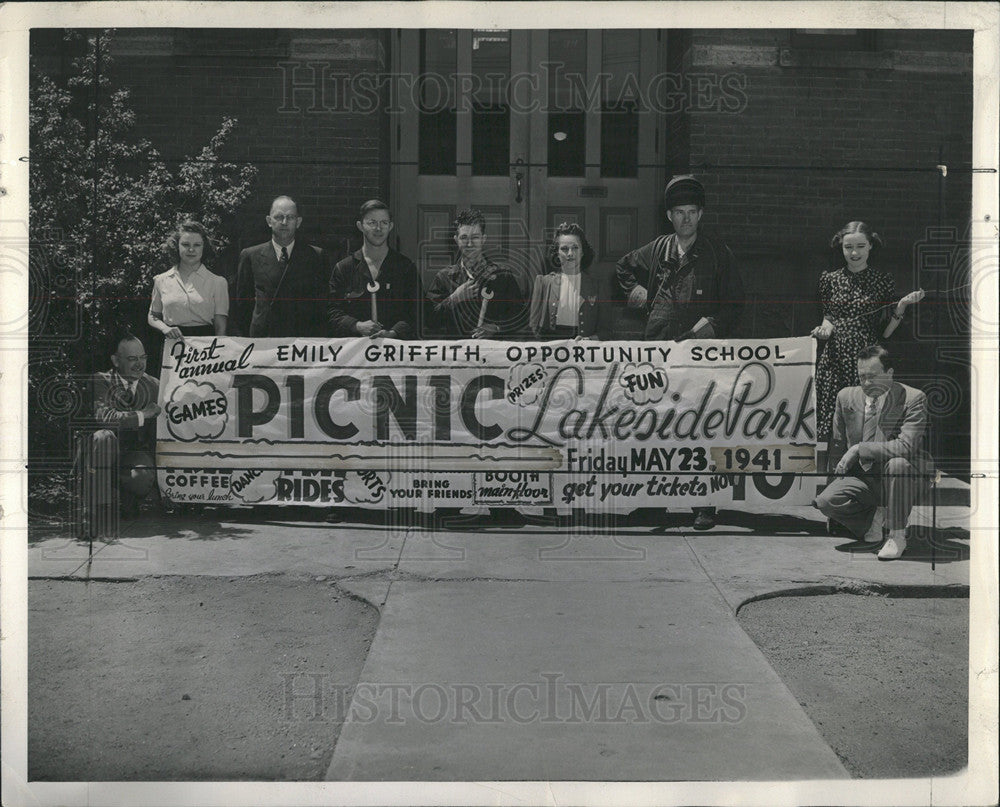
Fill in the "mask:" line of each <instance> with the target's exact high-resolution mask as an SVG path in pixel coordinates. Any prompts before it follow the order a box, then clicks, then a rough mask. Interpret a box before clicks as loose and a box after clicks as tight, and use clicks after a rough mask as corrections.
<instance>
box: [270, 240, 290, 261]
mask: <svg viewBox="0 0 1000 807" xmlns="http://www.w3.org/2000/svg"><path fill="white" fill-rule="evenodd" d="M271 246H272V247H274V257H275V258H277V259H278V260H279V261H280V260H281V250H282V249H285V250H286V254H287V255H288V259H289V260H291V259H292V250H293V249H295V242H294V241H292V243H290V244H288V246H286V247H282V246H281V244H279V243H278V242H277V241H275V240H274V239H273V238H272V239H271Z"/></svg>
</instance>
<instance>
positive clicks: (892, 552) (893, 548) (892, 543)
mask: <svg viewBox="0 0 1000 807" xmlns="http://www.w3.org/2000/svg"><path fill="white" fill-rule="evenodd" d="M905 551H906V537H905V534H904V533H903V530H892V531H891V532H890V533H889V537H888V538H887V539H886V541H885V544H884V545H883V547H882V548H881V549H880V550H879V551H878V559H879V560H896V558H898V557H900V556H901V555H902V554H903V553H904V552H905Z"/></svg>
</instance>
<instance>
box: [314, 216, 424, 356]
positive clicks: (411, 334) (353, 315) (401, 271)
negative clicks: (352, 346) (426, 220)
mask: <svg viewBox="0 0 1000 807" xmlns="http://www.w3.org/2000/svg"><path fill="white" fill-rule="evenodd" d="M356 224H357V228H358V230H360V231H361V235H362V237H363V240H362V243H361V248H360V249H358V250H357V251H356V252H354V253H353V254H351V255H348V256H347V257H346V258H344V259H343V260H342V261H340V262H339V263H338V264H337V265H336V266H334V267H333V272H332V273H331V274H330V282H329V307H328V315H329V320H330V328H331V331H330V333H331V334H332V335H333V336H367V337H370V338H372V339H377V338H380V337H386V338H389V339H416V338H418V337H419V336H420V303H421V299H422V294H421V291H420V277H419V275H418V274H417V267H416V266H414V265H413V261H411V260H410V259H409V258H407V257H406V256H405V255H402V254H401V253H399V252H396V250H394V249H392V247H390V246H389V233H390V232H392V213H390V212H389V206H388V205H387V204H386V203H385V202H382V201H380V200H378V199H370V200H369V201H367V202H365V203H364V204H363V205H361V210H360V211H359V212H358V220H357V222H356Z"/></svg>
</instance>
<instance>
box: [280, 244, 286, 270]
mask: <svg viewBox="0 0 1000 807" xmlns="http://www.w3.org/2000/svg"><path fill="white" fill-rule="evenodd" d="M278 263H280V264H281V268H282V269H284V268H285V264H286V263H288V247H282V248H281V258H280V260H279V261H278Z"/></svg>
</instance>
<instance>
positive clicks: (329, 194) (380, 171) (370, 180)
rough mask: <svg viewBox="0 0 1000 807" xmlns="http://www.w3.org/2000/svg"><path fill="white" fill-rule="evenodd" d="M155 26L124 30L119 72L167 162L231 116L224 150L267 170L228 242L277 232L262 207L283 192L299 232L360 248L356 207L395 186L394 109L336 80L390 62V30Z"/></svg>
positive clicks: (335, 247)
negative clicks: (367, 104) (391, 166)
mask: <svg viewBox="0 0 1000 807" xmlns="http://www.w3.org/2000/svg"><path fill="white" fill-rule="evenodd" d="M157 34H158V36H157V38H156V39H155V40H150V39H149V38H148V36H144V32H142V31H134V30H130V31H119V32H117V33H116V38H115V47H114V57H115V59H114V69H113V73H112V75H113V79H114V80H115V81H116V82H118V83H121V84H123V85H125V86H129V87H130V88H131V89H132V106H133V108H134V109H135V111H136V116H137V120H138V121H139V126H140V128H141V131H142V133H143V135H144V136H146V137H148V138H149V139H150V140H152V142H153V143H154V144H155V145H156V146H157V147H158V148H159V149H160V150H161V152H162V154H163V155H164V157H166V158H167V159H168V162H169V161H170V160H178V159H182V158H183V157H184V156H185V155H188V154H193V153H196V151H197V150H198V149H199V148H200V147H201V146H202V145H203V144H204V143H206V142H207V141H208V139H209V138H210V137H211V136H212V134H213V133H214V132H215V131H216V130H217V128H218V126H219V124H220V123H221V121H222V119H223V118H224V117H235V118H237V120H238V127H237V128H236V130H235V131H234V133H233V135H232V136H231V138H230V140H229V143H228V146H227V151H226V154H227V156H228V157H231V158H232V159H233V160H234V161H241V162H243V161H245V162H251V163H253V164H254V165H255V166H256V167H257V170H258V176H257V182H256V186H255V193H254V195H253V197H252V198H251V199H249V200H248V201H247V203H246V204H245V205H244V207H243V209H242V210H241V211H240V213H239V215H238V216H237V220H236V221H234V222H233V223H232V228H233V230H232V235H233V239H234V248H233V250H231V251H232V252H235V250H236V249H237V248H238V247H245V246H248V245H251V244H255V243H259V242H261V241H264V240H266V239H267V238H268V237H269V231H268V229H267V225H266V223H265V221H264V216H265V214H266V213H267V210H268V206H269V204H270V201H271V199H272V198H273V197H274V196H276V195H278V194H281V193H288V194H290V195H292V196H294V197H295V198H296V199H297V200H298V202H299V205H300V210H301V213H302V215H303V225H302V230H301V231H300V232H301V234H302V237H304V238H306V239H308V240H310V241H312V242H314V243H318V244H320V245H322V246H324V247H325V248H327V249H330V250H331V251H332V253H333V255H334V256H335V257H339V256H341V255H343V254H345V253H346V250H347V246H348V243H350V245H351V246H352V247H356V246H357V243H358V238H357V231H356V229H355V227H354V221H355V219H356V217H357V209H358V206H359V205H360V204H361V203H362V202H364V201H365V200H367V199H370V198H372V197H378V196H381V197H384V196H385V195H386V193H387V189H388V184H389V183H388V166H387V163H386V156H387V149H388V137H387V134H386V130H385V126H386V121H385V117H386V116H385V115H384V114H382V113H381V111H380V108H381V106H382V104H375V105H374V108H373V109H371V111H364V110H360V111H359V110H358V109H357V108H356V107H354V108H351V109H345V107H347V106H348V105H347V104H345V103H344V101H345V99H344V95H343V93H342V86H343V85H342V83H341V82H340V81H339V77H340V76H342V75H350V74H356V73H360V72H371V73H376V72H379V71H382V70H384V69H385V67H386V64H385V63H386V49H385V43H384V41H383V40H384V35H383V34H382V33H381V32H378V31H373V30H364V29H362V30H350V31H330V30H325V31H315V32H314V31H282V32H280V33H279V34H274V33H272V32H269V31H226V32H222V34H221V35H220V33H219V32H215V31H210V30H203V31H186V32H184V33H183V34H180V33H178V34H170V33H169V32H167V33H163V32H157ZM151 51H152V53H151ZM361 100H362V101H364V99H361ZM230 257H231V258H232V259H235V254H234V255H232V256H230ZM220 268H221V267H220Z"/></svg>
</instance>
